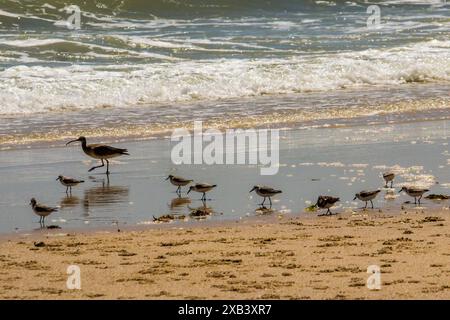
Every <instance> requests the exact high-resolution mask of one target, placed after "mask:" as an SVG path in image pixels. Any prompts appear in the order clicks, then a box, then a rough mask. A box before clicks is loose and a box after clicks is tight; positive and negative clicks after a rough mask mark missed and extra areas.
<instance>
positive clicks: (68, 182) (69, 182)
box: [56, 175, 84, 193]
mask: <svg viewBox="0 0 450 320" xmlns="http://www.w3.org/2000/svg"><path fill="white" fill-rule="evenodd" d="M58 180H59V182H61V184H62V185H63V186H65V187H66V193H68V192H70V193H72V187H74V186H76V185H78V184H80V183H83V182H84V181H83V180H77V179H74V178H70V177H65V176H63V175H59V176H58V178H56V181H58Z"/></svg>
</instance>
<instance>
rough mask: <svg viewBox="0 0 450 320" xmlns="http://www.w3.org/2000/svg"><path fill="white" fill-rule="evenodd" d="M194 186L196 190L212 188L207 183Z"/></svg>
mask: <svg viewBox="0 0 450 320" xmlns="http://www.w3.org/2000/svg"><path fill="white" fill-rule="evenodd" d="M195 186H196V187H197V188H210V187H213V185H211V184H209V183H197V184H196V185H195Z"/></svg>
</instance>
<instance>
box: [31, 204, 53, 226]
mask: <svg viewBox="0 0 450 320" xmlns="http://www.w3.org/2000/svg"><path fill="white" fill-rule="evenodd" d="M30 205H31V208H33V211H34V213H35V214H37V215H38V216H39V217H40V218H39V223H40V224H44V223H45V217H46V216H48V215H50V213H52V212H55V211H58V208H52V207H47V206H44V205H42V204H40V203H37V201H36V199H35V198H31V200H30Z"/></svg>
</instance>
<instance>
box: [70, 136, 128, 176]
mask: <svg viewBox="0 0 450 320" xmlns="http://www.w3.org/2000/svg"><path fill="white" fill-rule="evenodd" d="M76 141H80V142H81V147H82V148H83V151H84V153H86V154H87V155H88V156H90V157H92V158H94V159H100V160H101V161H102V165H100V166H95V167H92V168H90V169H89V171H88V172H91V171H92V170H94V169H97V168H101V167H104V166H105V163H104V162H103V160H105V161H106V174H109V161H108V159H111V158H115V157H118V156H121V155H129V153H128V150H127V149H120V148H115V147H111V146H107V145H105V144H86V138H85V137H79V138H78V139H75V140H72V141H69V142H67V143H66V146H67V145H68V144H69V143H72V142H76Z"/></svg>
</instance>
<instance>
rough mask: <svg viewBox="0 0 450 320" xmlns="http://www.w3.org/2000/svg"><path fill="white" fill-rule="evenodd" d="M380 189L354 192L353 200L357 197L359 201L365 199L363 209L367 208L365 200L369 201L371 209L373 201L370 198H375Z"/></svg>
mask: <svg viewBox="0 0 450 320" xmlns="http://www.w3.org/2000/svg"><path fill="white" fill-rule="evenodd" d="M380 192H381V190H374V191H361V192H359V193H357V194H355V198H354V199H353V201H355V200H356V198H358V199H359V200H361V201H365V202H366V206H365V207H364V209H366V208H367V202H369V201H370V203H371V204H372V209H373V202H372V200H373V199H375V198H376V197H377V195H378V193H380Z"/></svg>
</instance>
